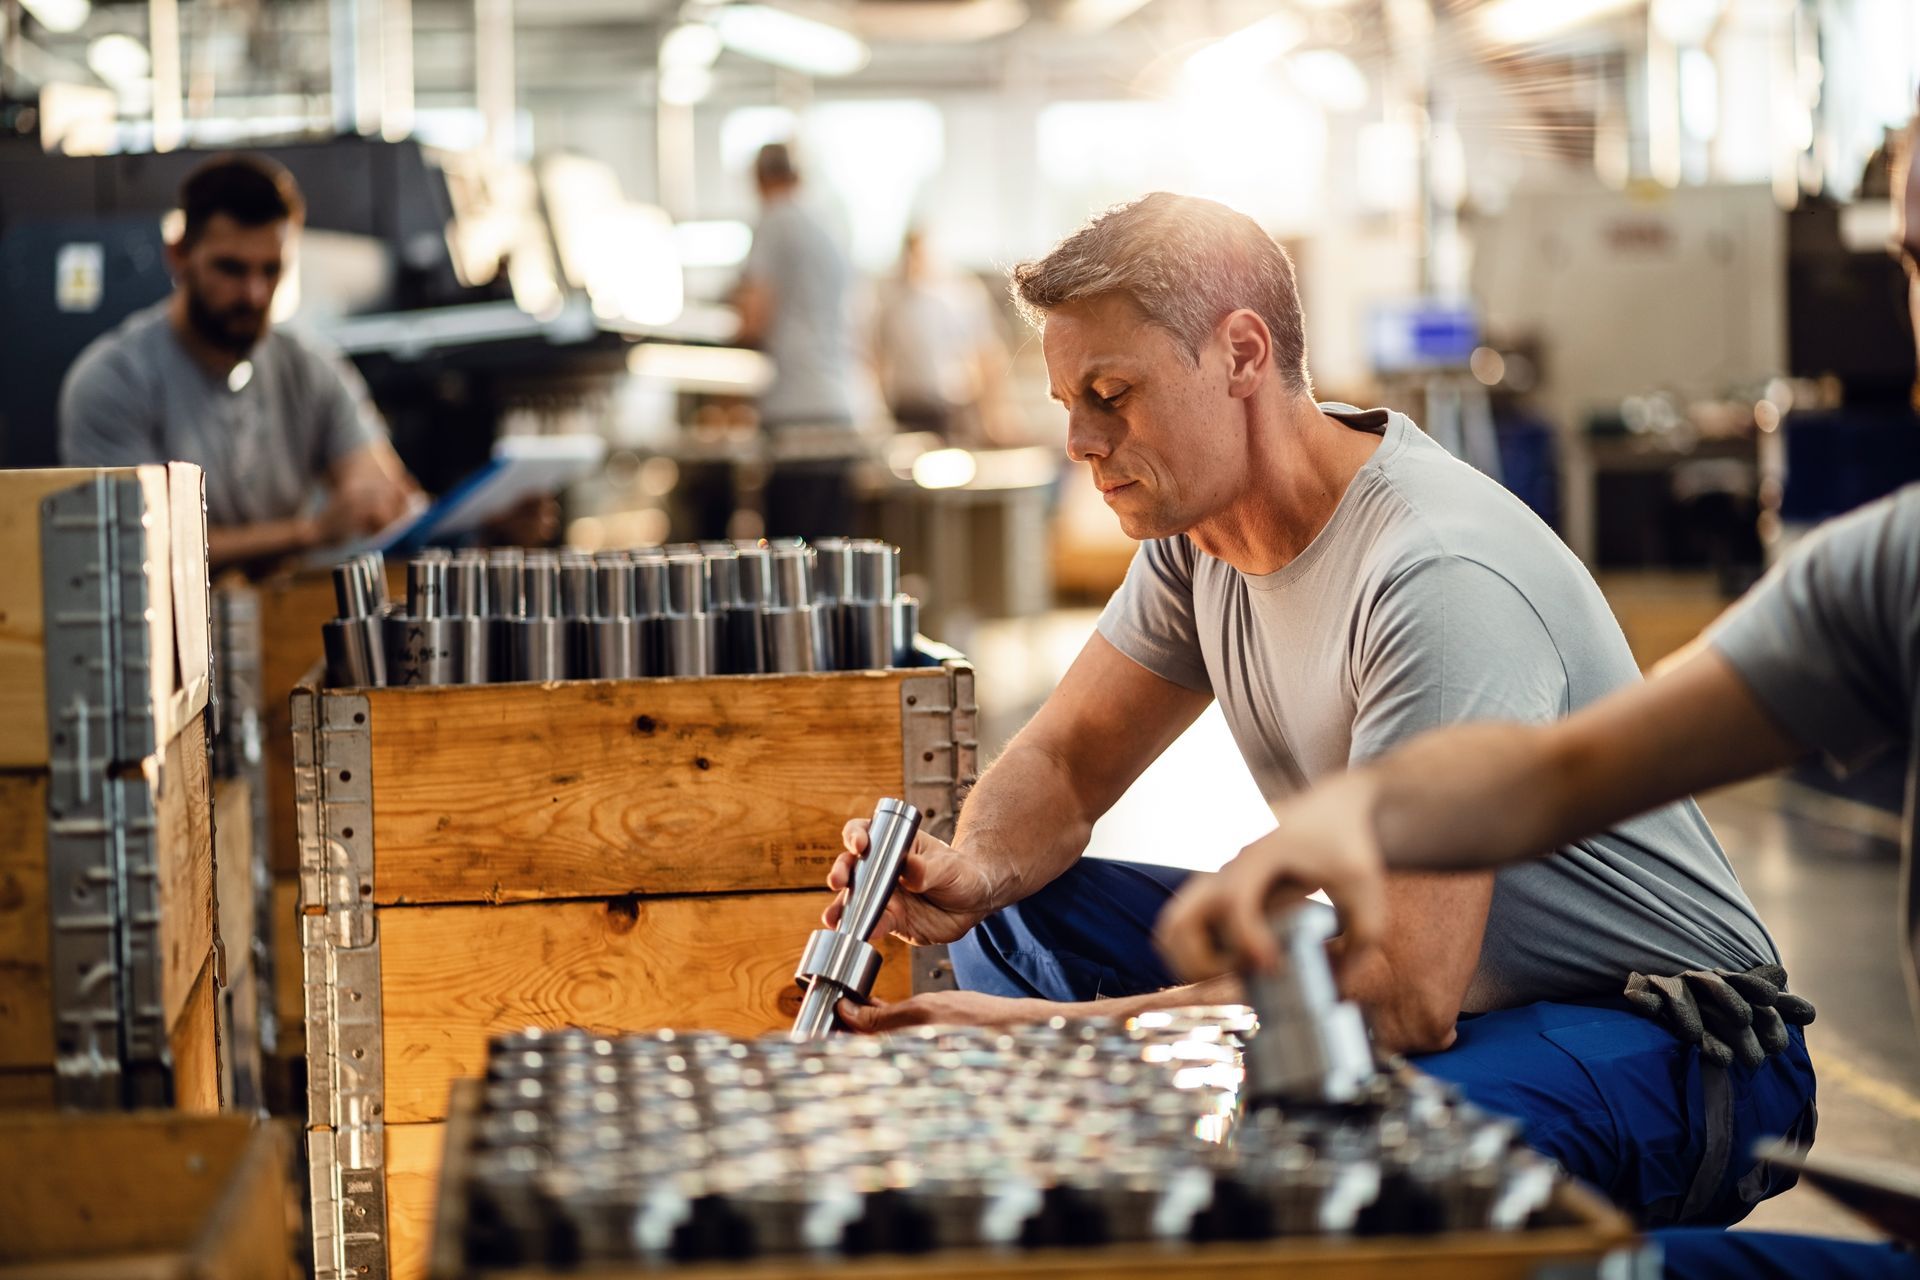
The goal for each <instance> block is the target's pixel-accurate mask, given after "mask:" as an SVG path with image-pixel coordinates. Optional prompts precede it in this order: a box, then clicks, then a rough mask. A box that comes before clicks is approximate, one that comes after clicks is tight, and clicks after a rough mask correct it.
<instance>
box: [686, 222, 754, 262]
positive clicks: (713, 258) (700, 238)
mask: <svg viewBox="0 0 1920 1280" xmlns="http://www.w3.org/2000/svg"><path fill="white" fill-rule="evenodd" d="M673 244H674V247H675V248H676V249H678V250H679V251H680V265H681V266H683V267H737V266H739V265H740V264H741V263H742V262H745V261H746V260H747V250H749V249H751V248H752V247H753V228H752V227H749V226H748V225H747V224H746V223H744V222H734V221H728V220H716V221H713V222H682V223H677V224H676V225H675V226H674V228H673Z"/></svg>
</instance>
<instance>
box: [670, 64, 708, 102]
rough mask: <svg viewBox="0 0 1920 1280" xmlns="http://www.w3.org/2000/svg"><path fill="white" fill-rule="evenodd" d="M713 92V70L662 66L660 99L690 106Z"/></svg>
mask: <svg viewBox="0 0 1920 1280" xmlns="http://www.w3.org/2000/svg"><path fill="white" fill-rule="evenodd" d="M712 92H713V72H711V71H709V70H707V69H706V68H705V67H661V68H660V101H662V102H665V103H667V104H669V105H671V106H676V107H690V106H692V105H694V104H695V103H696V102H700V101H703V100H704V99H705V98H706V96H707V95H708V94H709V93H712Z"/></svg>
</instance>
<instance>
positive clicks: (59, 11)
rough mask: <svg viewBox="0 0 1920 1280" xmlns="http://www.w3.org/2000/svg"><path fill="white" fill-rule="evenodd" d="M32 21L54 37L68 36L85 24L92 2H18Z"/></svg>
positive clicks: (56, 0) (64, 0)
mask: <svg viewBox="0 0 1920 1280" xmlns="http://www.w3.org/2000/svg"><path fill="white" fill-rule="evenodd" d="M20 6H21V7H22V8H23V9H25V10H26V11H27V13H28V15H29V16H31V17H32V18H33V20H34V21H35V22H37V23H39V24H40V25H41V26H43V27H45V28H46V29H47V30H49V31H51V32H53V33H54V34H55V35H62V36H64V35H69V34H71V33H72V32H75V31H78V30H79V29H80V28H81V27H82V26H84V25H85V24H86V21H87V15H88V14H90V13H92V12H93V4H92V0H20Z"/></svg>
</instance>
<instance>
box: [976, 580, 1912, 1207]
mask: <svg viewBox="0 0 1920 1280" xmlns="http://www.w3.org/2000/svg"><path fill="white" fill-rule="evenodd" d="M1097 616H1098V614H1097V612H1096V611H1090V610H1062V611H1056V612H1054V613H1052V614H1049V615H1046V616H1045V617H1043V618H1037V619H1030V620H1023V621H1019V622H1009V623H998V624H992V625H986V626H982V627H980V628H979V629H978V630H977V631H976V632H975V634H974V635H972V636H970V637H968V641H967V646H966V648H967V652H968V653H969V654H970V656H971V657H972V658H973V660H974V662H975V664H976V668H977V670H978V672H979V687H978V694H979V701H980V712H981V725H980V727H981V734H980V739H981V747H982V758H983V759H991V758H992V756H993V754H995V753H996V752H997V751H998V749H999V747H1000V746H1001V745H1002V744H1004V742H1005V741H1006V739H1007V738H1008V737H1009V736H1011V734H1012V733H1013V732H1014V731H1015V730H1016V729H1017V728H1018V727H1019V725H1020V724H1021V723H1022V722H1023V721H1024V720H1025V719H1026V718H1027V716H1028V715H1030V714H1031V713H1032V711H1033V709H1034V708H1035V707H1037V706H1038V705H1039V702H1040V701H1041V700H1042V699H1043V698H1044V697H1045V696H1046V693H1047V692H1048V691H1049V690H1051V689H1052V688H1053V686H1054V685H1055V684H1057V683H1058V681H1059V678H1060V675H1061V674H1062V673H1063V672H1064V671H1065V670H1066V668H1067V665H1068V664H1069V663H1070V662H1071V661H1072V659H1073V655H1074V654H1075V653H1077V652H1078V651H1079V649H1080V646H1081V645H1082V644H1084V643H1085V641H1086V638H1087V636H1088V635H1089V634H1091V632H1092V630H1093V624H1094V620H1095V618H1096V617H1097ZM1701 806H1702V808H1703V809H1704V810H1705V812H1706V814H1707V818H1708V820H1709V821H1710V822H1711V823H1712V824H1713V828H1714V831H1715V832H1716V833H1717V834H1718V835H1719V838H1720V841H1721V843H1722V845H1723V846H1724V847H1725V848H1726V850H1727V854H1728V856H1729V857H1730V858H1731V859H1732V860H1733V864H1734V868H1735V869H1736V870H1737V871H1738V872H1739V875H1740V879H1741V881H1742V883H1744V884H1745V886H1746V888H1747V892H1748V894H1749V895H1750V896H1751V897H1752V899H1753V902H1754V906H1755V908H1756V909H1757V910H1758V911H1759V913H1760V916H1761V918H1762V919H1763V920H1765V921H1766V922H1767V925H1768V926H1769V928H1770V929H1771V930H1772V931H1773V935H1774V938H1775V940H1776V941H1777V942H1778V943H1779V946H1780V950H1781V953H1782V955H1783V956H1784V958H1785V961H1786V964H1787V966H1788V969H1789V972H1790V974H1791V979H1792V984H1793V989H1794V990H1795V991H1796V992H1799V993H1801V994H1803V995H1805V996H1806V997H1807V998H1809V999H1810V1000H1812V1001H1813V1002H1814V1005H1815V1006H1816V1008H1817V1009H1818V1010H1819V1019H1818V1021H1817V1022H1816V1023H1815V1024H1814V1025H1813V1026H1812V1027H1811V1028H1809V1030H1808V1035H1807V1043H1808V1048H1809V1050H1810V1051H1811V1053H1812V1056H1813V1060H1814V1065H1815V1068H1816V1070H1817V1072H1818V1074H1819V1079H1820V1094H1819V1098H1820V1130H1819V1137H1818V1141H1817V1147H1818V1149H1819V1150H1820V1151H1821V1152H1822V1153H1825V1154H1832V1155H1842V1154H1844V1155H1847V1156H1853V1157H1859V1158H1862V1159H1869V1160H1886V1161H1894V1162H1900V1163H1905V1164H1909V1165H1912V1164H1920V1159H1917V1158H1916V1156H1915V1153H1916V1152H1920V1035H1917V1034H1916V1030H1915V1027H1914V1023H1913V1019H1912V1017H1911V1016H1910V1014H1909V1012H1908V1005H1907V995H1906V990H1905V987H1904V986H1903V985H1902V982H1903V979H1902V977H1901V973H1900V970H1899V969H1898V968H1897V967H1896V963H1895V961H1896V958H1897V956H1898V955H1899V950H1898V948H1899V931H1898V927H1897V923H1896V919H1895V902H1896V889H1897V886H1898V880H1899V856H1898V846H1897V843H1896V841H1897V833H1896V826H1895V823H1894V822H1893V821H1892V819H1891V818H1889V816H1888V815H1886V814H1884V813H1881V812H1880V811H1878V810H1872V809H1866V808H1864V807H1861V806H1854V805H1850V804H1847V803H1846V802H1843V801H1835V800H1832V799H1829V798H1826V797H1822V796H1819V795H1815V794H1812V793H1809V792H1807V791H1806V790H1804V789H1802V788H1798V787H1795V786H1793V785H1792V784H1790V783H1785V782H1781V781H1777V780H1762V781H1759V782H1753V783H1747V784H1743V785H1741V786H1737V787H1731V788H1728V789H1726V790H1724V791H1721V792H1719V793H1716V794H1714V795H1711V796H1707V797H1703V798H1702V800H1701ZM1269 826H1271V818H1270V816H1269V815H1268V812H1267V809H1266V806H1265V805H1264V804H1263V803H1262V802H1261V800H1260V796H1259V793H1258V792H1257V790H1256V789H1255V787H1254V785H1253V781H1252V779H1251V778H1250V777H1249V776H1248V774H1247V772H1246V769H1245V766H1244V765H1243V764H1242V763H1241V762H1240V758H1239V754H1238V752H1237V751H1236V749H1235V747H1234V745H1233V741H1232V739H1231V737H1230V736H1229V734H1228V732H1227V728H1226V723H1225V721H1224V720H1223V719H1222V718H1221V717H1220V714H1219V711H1218V709H1217V708H1216V709H1212V710H1209V711H1208V712H1207V713H1206V714H1205V715H1204V716H1202V717H1201V719H1200V720H1199V721H1197V722H1196V723H1195V724H1194V726H1193V727H1192V728H1191V729H1189V730H1188V731H1187V733H1186V734H1185V735H1183V736H1182V737H1181V738H1180V740H1179V741H1178V742H1176V743H1175V744H1174V746H1173V747H1172V748H1170V749H1169V750H1168V751H1167V752H1166V754H1165V755H1163V756H1162V757H1161V758H1160V759H1159V760H1158V761H1157V762H1156V763H1155V764H1154V765H1153V766H1152V767H1151V768H1150V769H1149V770H1148V771H1147V772H1146V773H1145V774H1144V775H1142V777H1141V778H1140V780H1139V781H1138V782H1137V783H1136V784H1135V785H1134V787H1133V789H1132V790H1131V791H1129V792H1128V793H1127V795H1126V796H1125V797H1123V798H1122V799H1121V801H1120V803H1119V804H1118V805H1116V806H1115V808H1114V810H1113V811H1112V812H1110V813H1109V814H1108V815H1107V817H1106V818H1105V819H1103V820H1102V821H1101V822H1100V824H1099V825H1098V826H1097V827H1096V828H1095V830H1094V835H1093V840H1092V843H1091V845H1090V848H1089V852H1091V853H1092V854H1094V855H1095V856H1101V857H1114V858H1133V859H1138V860H1141V861H1146V862H1157V863H1162V864H1168V865H1176V866H1187V867H1194V868H1197V869H1209V868H1212V867H1216V866H1218V865H1219V864H1220V863H1222V862H1224V861H1225V860H1226V859H1227V858H1228V857H1230V856H1231V855H1232V854H1233V853H1234V852H1236V851H1237V850H1238V849H1239V848H1240V847H1241V846H1243V845H1245V844H1246V843H1248V842H1249V841H1250V840H1252V839H1254V838H1255V837H1257V836H1259V835H1260V834H1262V833H1263V832H1264V831H1265V830H1266V829H1267V828H1268V827H1269ZM1742 1226H1743V1229H1752V1230H1764V1231H1791V1232H1805V1233H1813V1234H1821V1235H1835V1236H1846V1237H1852V1238H1860V1239H1870V1238H1873V1237H1874V1234H1875V1233H1874V1232H1873V1231H1872V1229H1871V1228H1869V1227H1866V1226H1865V1225H1864V1224H1862V1223H1861V1222H1860V1221H1859V1220H1858V1219H1857V1218H1854V1217H1853V1216H1852V1215H1850V1214H1849V1213H1847V1212H1846V1211H1845V1210H1843V1209H1841V1208H1840V1207H1839V1206H1837V1205H1836V1204H1834V1203H1833V1202H1832V1201H1831V1200H1829V1199H1827V1198H1826V1197H1825V1196H1823V1195H1821V1194H1820V1193H1819V1192H1817V1191H1815V1190H1813V1189H1812V1188H1810V1187H1805V1186H1801V1187H1796V1188H1794V1189H1793V1190H1792V1191H1789V1192H1787V1193H1786V1194H1785V1195H1782V1196H1778V1197H1775V1198H1774V1199H1773V1200H1770V1201H1768V1202H1767V1203H1765V1204H1763V1205H1761V1206H1760V1207H1759V1208H1758V1209H1756V1210H1755V1211H1754V1213H1753V1214H1752V1216H1751V1217H1749V1218H1748V1219H1747V1221H1746V1222H1745V1223H1744V1224H1742Z"/></svg>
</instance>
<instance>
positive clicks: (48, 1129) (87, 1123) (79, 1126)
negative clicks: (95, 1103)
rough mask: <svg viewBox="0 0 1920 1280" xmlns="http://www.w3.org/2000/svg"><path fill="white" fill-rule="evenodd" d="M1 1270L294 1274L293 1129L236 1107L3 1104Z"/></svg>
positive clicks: (194, 1279) (205, 1276) (104, 1279)
mask: <svg viewBox="0 0 1920 1280" xmlns="http://www.w3.org/2000/svg"><path fill="white" fill-rule="evenodd" d="M0 1151H5V1152H6V1153H7V1158H8V1164H9V1165H10V1167H11V1169H12V1173H11V1174H10V1176H8V1177H6V1178H0V1280H27V1278H28V1277H34V1278H35V1280H57V1278H58V1280H82V1278H83V1277H85V1278H86V1280H110V1278H112V1277H124V1278H125V1280H135V1278H136V1277H138V1278H139V1280H256V1278H257V1280H293V1277H295V1276H297V1275H298V1274H299V1271H298V1268H297V1265H296V1263H295V1261H294V1257H295V1255H294V1251H293V1233H292V1232H291V1231H290V1230H289V1229H288V1214H289V1210H291V1209H293V1208H294V1207H295V1206H294V1205H293V1204H292V1202H291V1199H290V1196H289V1185H290V1183H289V1178H288V1173H289V1168H290V1164H291V1154H292V1139H291V1135H290V1134H289V1133H288V1132H287V1131H286V1130H285V1129H283V1128H281V1127H278V1126H271V1125H269V1126H256V1125H253V1124H251V1123H249V1122H247V1121H245V1120H242V1119H240V1118H238V1117H233V1116H221V1117H193V1116H182V1115H178V1114H175V1113H173V1112H131V1113H126V1114H120V1115H102V1116H80V1115H73V1114H57V1115H0Z"/></svg>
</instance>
